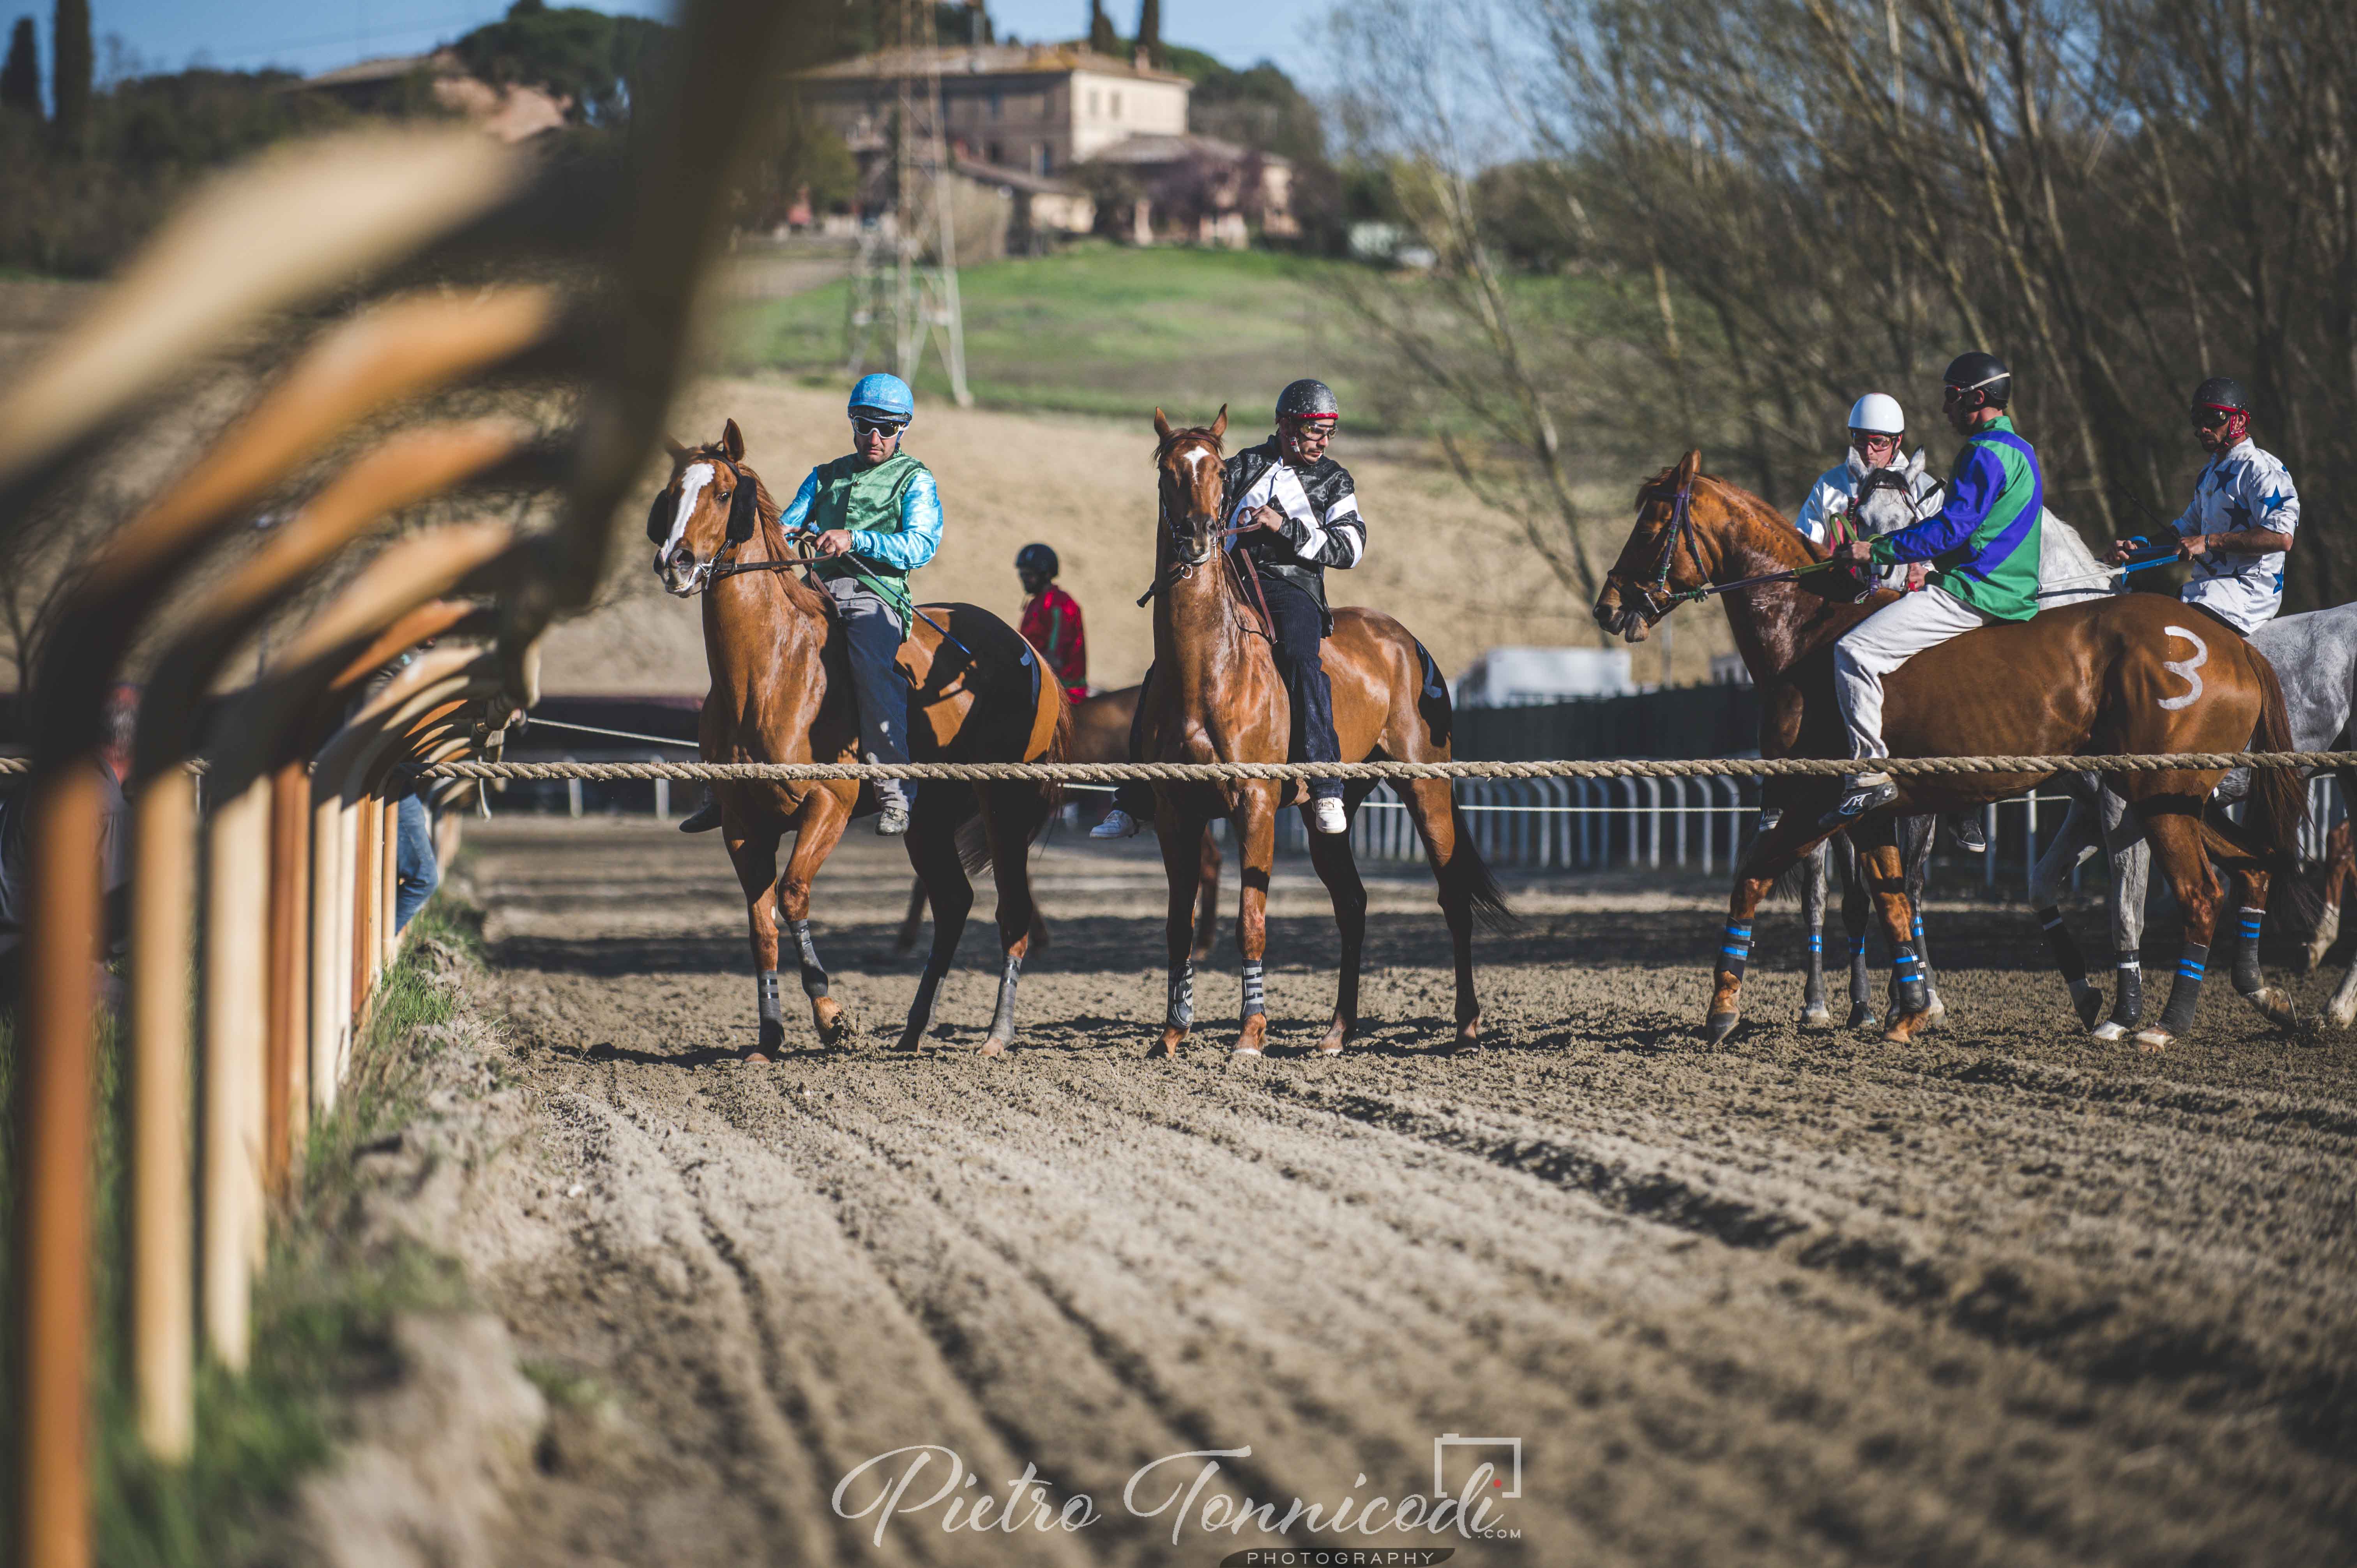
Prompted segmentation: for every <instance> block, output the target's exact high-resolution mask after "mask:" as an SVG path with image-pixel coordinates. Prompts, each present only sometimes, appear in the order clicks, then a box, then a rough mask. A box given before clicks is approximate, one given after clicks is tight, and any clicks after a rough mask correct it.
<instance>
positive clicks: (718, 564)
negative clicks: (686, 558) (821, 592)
mask: <svg viewBox="0 0 2357 1568" xmlns="http://www.w3.org/2000/svg"><path fill="white" fill-rule="evenodd" d="M695 460H696V461H697V462H699V463H710V464H712V465H713V466H714V467H717V468H722V469H725V470H726V472H727V474H728V478H729V479H730V480H731V481H732V482H731V484H730V486H729V493H730V494H731V495H732V496H733V495H735V494H736V493H737V490H739V489H743V488H744V487H745V486H746V485H748V484H750V485H753V486H755V487H756V489H755V494H756V495H757V496H758V495H759V489H758V487H759V484H760V476H759V475H758V474H755V473H754V472H753V471H752V470H751V469H749V468H746V467H740V466H739V465H737V464H736V463H734V462H731V461H730V460H729V459H728V458H727V457H726V456H723V455H722V454H720V453H718V452H699V453H697V454H696V455H695ZM665 488H666V489H668V488H669V487H665ZM755 519H756V521H755V523H754V529H755V532H759V527H760V524H759V511H758V510H756V512H755ZM751 537H752V535H751V534H749V533H748V534H747V535H746V537H745V539H736V538H727V539H724V540H723V541H722V542H721V545H720V548H719V549H717V550H716V551H714V552H713V553H712V555H711V558H710V559H708V560H704V561H698V562H697V563H696V564H695V566H694V570H693V571H691V572H690V573H689V574H688V579H687V591H686V593H685V594H684V595H683V597H685V598H694V596H697V595H698V594H705V593H709V592H711V590H712V585H714V584H715V583H718V582H721V581H723V580H725V579H726V578H729V577H737V576H741V575H744V574H746V573H748V572H792V571H797V570H799V569H801V568H802V567H804V566H813V565H816V564H818V563H819V562H821V561H823V560H825V559H827V557H825V556H823V555H789V556H786V557H784V558H782V559H780V560H771V561H739V560H737V558H736V557H737V546H739V545H741V544H743V543H745V542H746V541H747V540H749V539H750V538H751Z"/></svg>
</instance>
